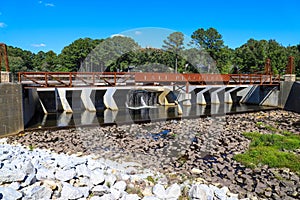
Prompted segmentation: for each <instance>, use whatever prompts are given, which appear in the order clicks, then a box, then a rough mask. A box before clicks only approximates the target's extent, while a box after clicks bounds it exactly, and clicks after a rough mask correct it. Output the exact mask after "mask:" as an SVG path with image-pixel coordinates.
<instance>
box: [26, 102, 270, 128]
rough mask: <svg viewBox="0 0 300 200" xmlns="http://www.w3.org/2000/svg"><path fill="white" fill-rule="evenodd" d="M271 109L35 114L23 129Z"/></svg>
mask: <svg viewBox="0 0 300 200" xmlns="http://www.w3.org/2000/svg"><path fill="white" fill-rule="evenodd" d="M270 109H274V107H266V106H257V105H245V104H211V105H195V104H194V105H192V106H182V111H183V114H182V115H179V114H178V108H177V106H156V107H155V108H144V109H136V110H134V109H128V108H120V109H119V110H118V111H112V110H109V109H103V110H99V111H97V112H89V111H75V112H73V113H65V112H57V113H50V114H47V115H45V114H44V113H35V115H34V117H33V118H32V120H31V121H30V122H29V123H28V124H27V125H26V128H29V129H30V128H47V127H69V126H99V125H100V126H101V125H110V124H120V125H121V124H130V123H142V122H151V121H159V120H160V121H164V120H171V119H183V118H199V117H205V116H219V115H221V116H222V115H226V114H235V113H243V112H254V111H260V110H270Z"/></svg>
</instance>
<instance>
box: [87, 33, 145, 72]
mask: <svg viewBox="0 0 300 200" xmlns="http://www.w3.org/2000/svg"><path fill="white" fill-rule="evenodd" d="M138 49H140V46H139V45H138V44H137V43H136V42H135V41H134V40H133V39H132V38H129V37H124V36H114V37H111V38H107V39H105V40H104V41H103V42H101V44H99V45H98V46H97V47H96V48H95V49H94V50H93V52H91V53H90V55H89V57H88V59H86V60H87V61H88V62H89V63H88V64H87V63H85V64H84V66H85V65H86V66H89V65H91V66H92V68H96V69H100V68H102V71H122V70H124V69H125V68H127V67H128V66H125V65H124V64H123V65H118V66H117V65H116V62H117V60H118V58H119V57H121V56H122V55H123V54H126V53H128V52H131V51H136V50H138ZM116 66H117V67H116ZM85 70H86V69H85Z"/></svg>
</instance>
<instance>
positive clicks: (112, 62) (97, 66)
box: [2, 28, 300, 76]
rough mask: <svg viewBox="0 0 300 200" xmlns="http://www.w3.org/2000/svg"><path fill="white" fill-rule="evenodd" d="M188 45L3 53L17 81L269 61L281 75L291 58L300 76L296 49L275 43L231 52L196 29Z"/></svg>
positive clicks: (112, 43) (94, 45) (227, 69)
mask: <svg viewBox="0 0 300 200" xmlns="http://www.w3.org/2000/svg"><path fill="white" fill-rule="evenodd" d="M191 39H192V42H193V44H194V45H192V46H188V45H185V44H184V35H183V33H181V32H173V33H171V34H170V35H169V36H167V38H166V39H165V40H163V41H162V42H163V45H162V49H156V48H141V47H140V46H139V44H138V43H137V42H136V41H134V40H133V39H132V38H130V37H125V36H115V37H110V38H107V39H91V38H79V39H77V40H75V41H73V42H72V43H71V44H69V45H67V46H66V47H64V48H63V49H62V51H61V53H59V54H56V53H55V52H53V51H51V50H50V51H48V52H43V51H40V52H38V53H32V52H30V51H27V50H22V49H21V48H18V47H12V46H8V48H7V53H8V59H9V64H10V69H11V72H12V73H13V74H14V75H15V76H16V74H17V72H20V71H71V72H72V71H78V70H81V71H100V72H101V71H127V70H128V69H129V68H133V67H134V70H136V71H145V72H146V71H161V72H174V71H175V72H180V73H183V72H184V73H189V72H194V73H195V72H199V73H233V72H239V73H263V71H264V65H265V62H266V60H267V59H270V60H271V66H272V73H273V74H284V73H285V70H286V66H287V63H288V57H289V56H293V57H294V58H295V63H294V64H295V69H296V70H295V71H296V74H297V75H298V76H299V75H300V44H299V45H296V46H288V47H285V46H282V45H281V44H279V43H278V42H277V41H276V40H273V39H271V40H255V39H253V38H250V39H249V40H248V41H247V42H246V43H245V44H243V45H241V46H240V47H238V48H236V49H231V48H229V47H228V46H226V45H225V43H224V41H223V39H222V35H221V34H220V33H219V32H218V31H217V30H216V29H214V28H208V29H206V30H205V29H203V28H199V29H197V30H196V31H194V32H193V34H192V35H191ZM2 66H4V65H2ZM2 70H3V69H2Z"/></svg>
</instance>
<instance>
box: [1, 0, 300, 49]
mask: <svg viewBox="0 0 300 200" xmlns="http://www.w3.org/2000/svg"><path fill="white" fill-rule="evenodd" d="M299 8H300V1H298V0H286V1H276V0H273V1H272V0H251V1H250V0H249V1H242V0H224V1H222V0H210V1H208V0H207V1H202V0H198V1H197V0H184V1H176V0H173V1H164V0H151V1H143V0H138V1H133V0H132V1H125V0H123V1H119V0H105V1H102V0H98V1H97V0H0V42H4V43H6V44H8V45H12V46H17V47H20V48H22V49H26V50H30V51H32V52H35V53H36V52H38V51H40V50H42V51H49V50H54V51H55V52H56V53H60V52H61V50H62V48H63V47H64V46H66V45H69V44H70V43H71V42H73V41H74V40H76V39H78V38H84V37H91V38H93V39H96V38H98V39H100V38H107V37H110V36H111V35H113V34H120V33H121V34H124V33H127V35H134V37H136V39H137V40H139V41H138V42H140V43H142V44H141V45H142V46H143V45H149V46H154V47H157V46H158V45H160V42H161V41H162V40H163V39H164V37H166V36H167V35H168V34H169V33H171V32H172V31H181V32H183V33H184V34H185V35H186V36H187V37H190V35H191V34H192V33H193V31H195V30H197V29H198V28H205V29H206V28H209V27H213V28H216V29H217V30H218V31H219V33H220V34H222V36H223V40H224V41H225V44H226V45H228V46H229V47H231V48H236V47H239V46H241V45H242V44H244V43H246V42H247V40H248V39H250V38H254V39H257V40H259V39H267V40H269V39H275V40H276V41H277V42H279V43H280V44H282V45H284V46H288V45H297V44H300V14H299ZM148 27H152V28H148ZM153 30H154V31H153ZM146 32H148V33H147V37H146ZM154 32H155V33H154ZM160 33H161V34H160ZM125 35H126V34H125ZM149 35H150V38H149ZM142 36H144V37H142ZM138 38H140V39H138Z"/></svg>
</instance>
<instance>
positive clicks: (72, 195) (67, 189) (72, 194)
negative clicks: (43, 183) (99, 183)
mask: <svg viewBox="0 0 300 200" xmlns="http://www.w3.org/2000/svg"><path fill="white" fill-rule="evenodd" d="M81 197H83V194H82V192H81V190H80V189H78V188H76V187H73V186H72V185H70V184H69V183H65V182H63V188H62V191H61V198H62V199H78V198H81Z"/></svg>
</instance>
